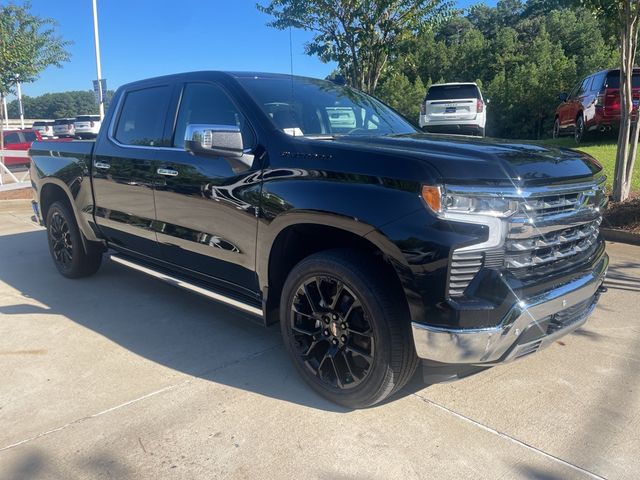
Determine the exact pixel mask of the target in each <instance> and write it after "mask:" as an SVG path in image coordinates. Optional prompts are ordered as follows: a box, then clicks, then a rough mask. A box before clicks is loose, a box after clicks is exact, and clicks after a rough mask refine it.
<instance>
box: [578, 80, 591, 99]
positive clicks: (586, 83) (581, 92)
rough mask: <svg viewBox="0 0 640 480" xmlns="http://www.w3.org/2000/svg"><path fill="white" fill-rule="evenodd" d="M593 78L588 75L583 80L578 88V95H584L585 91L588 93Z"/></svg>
mask: <svg viewBox="0 0 640 480" xmlns="http://www.w3.org/2000/svg"><path fill="white" fill-rule="evenodd" d="M591 78H592V77H587V78H585V79H584V80H583V81H582V84H581V85H580V88H579V89H578V93H577V96H581V95H584V94H585V93H587V92H588V91H589V86H590V85H591Z"/></svg>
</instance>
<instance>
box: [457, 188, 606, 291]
mask: <svg viewBox="0 0 640 480" xmlns="http://www.w3.org/2000/svg"><path fill="white" fill-rule="evenodd" d="M604 181H605V177H604V176H600V177H598V178H594V179H592V180H591V181H590V182H581V183H574V184H567V185H562V186H558V185H551V186H542V187H532V188H530V189H520V188H514V189H510V188H505V189H502V188H488V189H486V190H481V189H477V190H475V189H473V188H472V187H459V186H458V187H450V190H449V191H453V192H454V193H459V194H461V195H465V194H475V195H477V196H486V197H498V198H501V199H506V200H509V201H510V202H512V204H513V207H512V210H511V212H513V213H511V214H510V215H509V216H508V217H506V218H504V219H503V220H502V221H501V223H500V224H499V226H495V224H494V225H493V226H492V225H489V224H488V223H487V224H486V225H487V226H489V227H490V228H494V229H495V230H494V233H495V232H496V231H499V230H500V229H501V230H502V231H501V232H500V233H499V235H500V236H499V237H498V238H502V240H504V241H503V242H502V241H501V242H500V243H499V244H498V242H496V243H495V245H491V246H490V248H483V247H481V246H478V247H475V248H474V247H473V246H469V245H466V246H465V247H463V248H462V249H459V250H454V251H453V253H452V256H451V262H450V269H449V283H448V294H449V297H451V298H456V297H457V298H459V297H463V296H464V292H465V290H466V289H467V287H468V286H469V284H470V283H471V282H472V281H473V279H474V278H475V276H476V275H477V274H478V272H479V271H480V269H481V268H482V267H486V268H495V269H507V270H509V272H511V273H512V274H513V275H514V276H516V277H517V278H520V279H525V278H529V277H534V276H541V275H552V274H554V273H556V272H558V271H560V270H562V269H564V268H570V267H573V266H575V265H579V264H580V263H581V262H583V261H585V262H586V261H588V258H590V257H591V256H592V255H594V254H595V253H596V252H597V250H598V248H602V247H601V245H600V243H599V242H598V236H599V233H600V223H601V222H602V209H603V207H604V206H605V205H606V201H607V199H606V196H605V193H604V188H603V187H604ZM470 218H472V217H471V216H470ZM456 220H461V219H460V218H459V217H458V218H456ZM463 221H464V220H463ZM471 223H481V224H484V223H483V222H471Z"/></svg>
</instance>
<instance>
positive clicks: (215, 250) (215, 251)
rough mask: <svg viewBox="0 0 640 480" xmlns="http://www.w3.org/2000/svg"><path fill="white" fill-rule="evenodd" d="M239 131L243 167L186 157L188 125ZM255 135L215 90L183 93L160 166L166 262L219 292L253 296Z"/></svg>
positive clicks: (208, 86) (193, 87)
mask: <svg viewBox="0 0 640 480" xmlns="http://www.w3.org/2000/svg"><path fill="white" fill-rule="evenodd" d="M195 124H198V125H203V124H204V125H222V126H224V125H226V126H234V127H239V128H240V129H241V132H242V137H243V144H244V147H245V151H246V152H247V154H246V155H245V156H244V157H243V161H244V162H245V163H244V164H243V163H241V162H239V161H237V160H234V159H230V158H225V157H224V156H220V155H213V154H195V153H192V152H188V151H187V150H185V148H184V147H185V132H186V127H187V125H195ZM255 144H256V140H255V134H254V132H253V130H252V128H251V127H250V125H249V124H248V122H247V120H246V118H245V116H244V115H243V114H242V112H241V111H240V109H239V108H238V107H237V106H236V104H235V103H234V102H233V100H232V99H231V97H230V96H229V95H228V94H227V92H226V91H225V90H224V88H223V87H222V86H221V85H219V84H216V83H187V84H184V85H183V86H182V93H181V95H180V104H179V106H178V112H177V116H176V121H175V132H174V136H173V147H174V148H175V150H174V152H173V153H172V155H171V158H167V159H166V160H165V161H163V162H161V163H160V164H159V165H158V168H159V170H158V172H160V177H161V178H160V179H159V180H158V184H157V186H156V195H155V200H156V212H157V220H158V227H159V228H158V241H159V244H160V249H161V251H162V255H163V258H164V260H165V261H167V262H169V263H171V264H173V265H175V266H178V267H181V268H183V269H185V270H187V271H188V272H189V273H191V274H193V273H196V274H200V275H204V276H206V277H207V280H212V281H215V282H216V283H219V284H221V285H222V286H224V287H229V288H232V289H236V290H240V291H242V293H251V294H254V293H256V292H257V291H258V282H257V277H256V274H255V250H256V234H257V222H258V220H257V216H256V213H257V199H258V198H259V194H260V187H261V178H260V174H261V172H260V169H259V167H258V163H259V162H258V160H257V159H255V161H253V160H254V157H253V155H252V153H251V152H252V148H253V147H255Z"/></svg>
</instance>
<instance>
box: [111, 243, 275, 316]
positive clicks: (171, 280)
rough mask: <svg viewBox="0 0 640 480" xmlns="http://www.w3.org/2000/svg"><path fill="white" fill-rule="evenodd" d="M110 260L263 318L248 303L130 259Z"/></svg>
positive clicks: (257, 309)
mask: <svg viewBox="0 0 640 480" xmlns="http://www.w3.org/2000/svg"><path fill="white" fill-rule="evenodd" d="M109 258H111V260H113V261H114V262H116V263H119V264H120V265H124V266H125V267H129V268H132V269H134V270H137V271H139V272H142V273H146V274H147V275H151V276H152V277H155V278H157V279H159V280H162V281H163V282H167V283H169V284H170V285H173V286H175V287H179V288H183V289H185V290H189V291H192V292H195V293H198V294H200V295H203V296H205V297H207V298H210V299H212V300H215V301H217V302H221V303H224V304H225V305H228V306H230V307H233V308H236V309H238V310H242V311H243V312H246V313H249V314H251V315H255V316H258V317H260V318H262V317H263V315H262V309H261V308H257V307H254V306H253V305H250V304H248V303H244V302H241V301H239V300H236V299H234V298H231V297H227V296H226V295H222V294H221V293H217V292H214V291H213V290H209V289H206V288H203V287H200V286H198V285H194V284H193V283H189V282H187V281H186V280H182V279H180V278H177V277H174V276H171V275H168V274H166V273H162V272H160V271H158V270H153V269H152V268H149V267H147V266H144V265H140V264H138V263H135V262H132V261H131V260H129V259H125V258H122V257H119V256H117V255H110V256H109Z"/></svg>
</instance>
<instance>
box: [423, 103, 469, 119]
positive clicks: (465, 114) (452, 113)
mask: <svg viewBox="0 0 640 480" xmlns="http://www.w3.org/2000/svg"><path fill="white" fill-rule="evenodd" d="M425 107H426V115H427V117H428V118H431V119H433V120H473V119H475V118H476V114H477V113H478V112H477V109H478V99H477V98H460V99H455V100H427V101H426V102H425Z"/></svg>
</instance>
